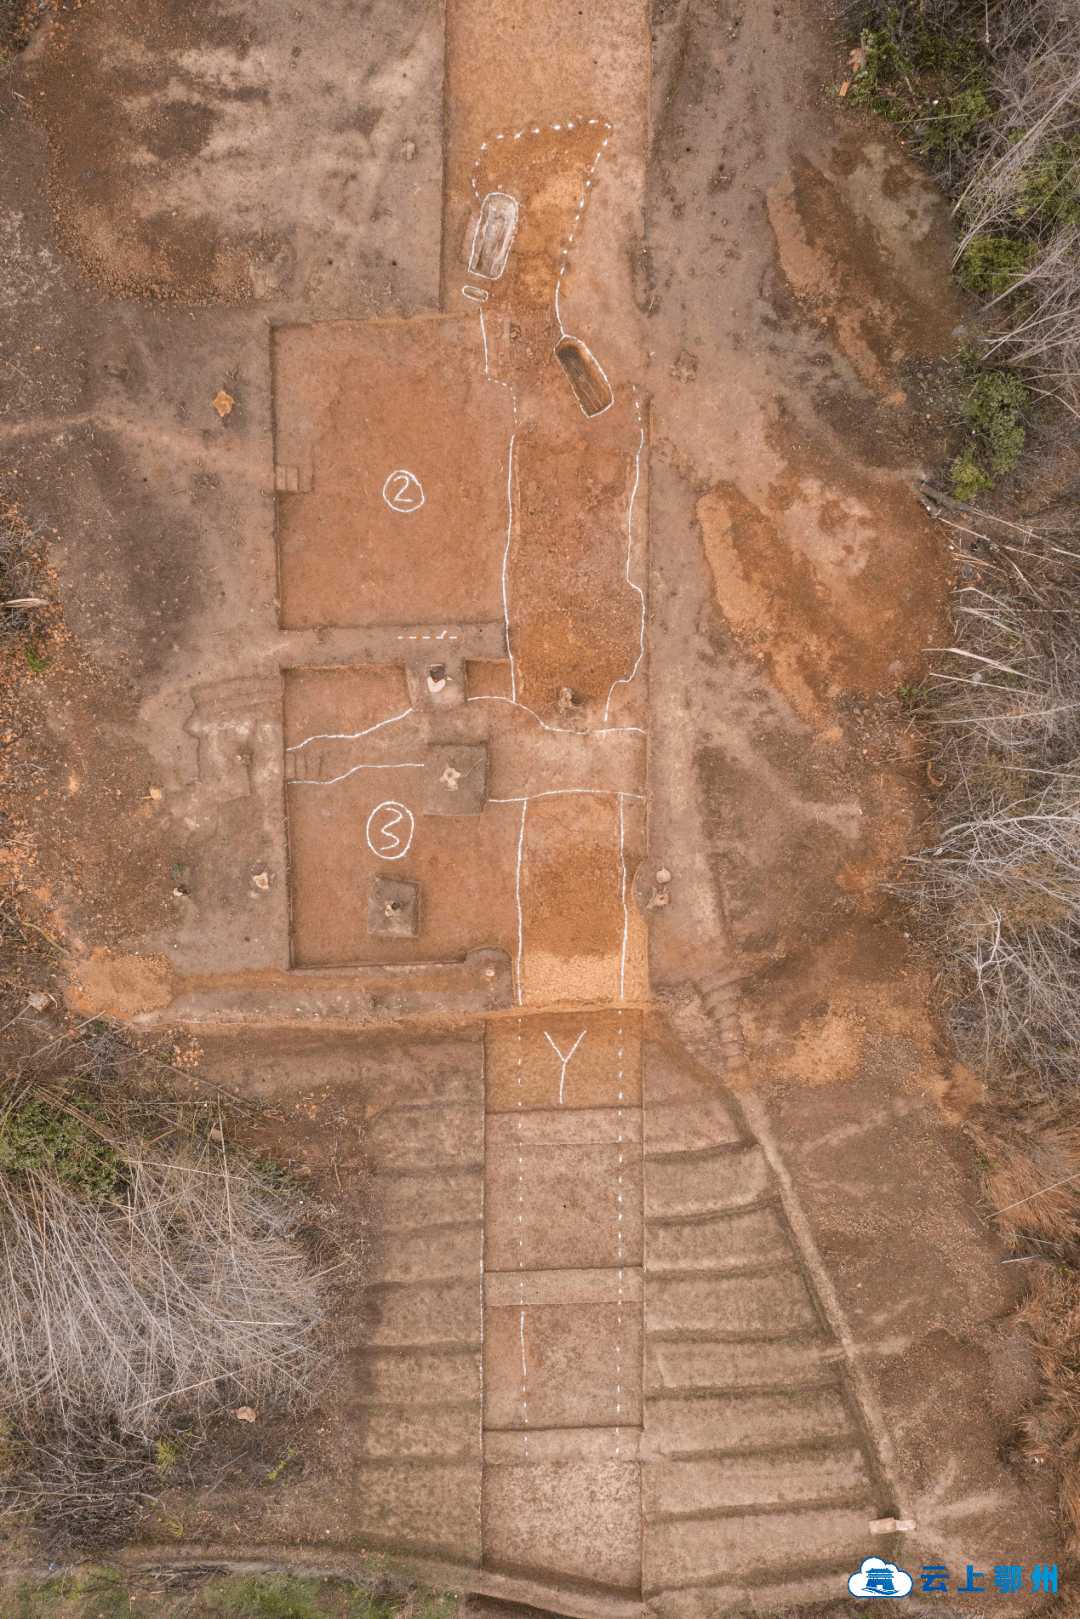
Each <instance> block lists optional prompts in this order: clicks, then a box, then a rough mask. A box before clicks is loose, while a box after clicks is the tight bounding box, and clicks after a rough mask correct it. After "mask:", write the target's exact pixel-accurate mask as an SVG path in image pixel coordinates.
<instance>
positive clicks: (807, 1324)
mask: <svg viewBox="0 0 1080 1619" xmlns="http://www.w3.org/2000/svg"><path fill="white" fill-rule="evenodd" d="M816 1321H817V1316H816V1313H815V1310H814V1306H813V1303H812V1301H811V1298H810V1295H809V1293H808V1292H807V1291H806V1284H805V1283H804V1282H803V1279H802V1277H801V1276H800V1275H799V1273H798V1271H796V1270H794V1269H791V1270H777V1271H766V1272H764V1273H763V1274H759V1275H753V1276H689V1277H663V1276H653V1275H651V1274H650V1276H649V1284H648V1287H647V1289H646V1294H645V1331H646V1332H647V1333H654V1332H665V1333H674V1332H709V1333H717V1334H721V1335H723V1336H725V1337H728V1338H751V1337H758V1338H785V1337H787V1336H788V1335H789V1334H791V1333H796V1332H806V1331H809V1330H811V1329H812V1328H813V1327H814V1325H815V1324H816Z"/></svg>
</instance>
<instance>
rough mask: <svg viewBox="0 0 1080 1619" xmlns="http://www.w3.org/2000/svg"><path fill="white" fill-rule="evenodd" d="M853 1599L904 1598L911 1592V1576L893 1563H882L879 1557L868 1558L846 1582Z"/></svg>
mask: <svg viewBox="0 0 1080 1619" xmlns="http://www.w3.org/2000/svg"><path fill="white" fill-rule="evenodd" d="M847 1588H848V1590H849V1591H850V1592H851V1594H852V1596H853V1597H906V1596H907V1594H908V1592H909V1591H910V1590H911V1575H910V1574H905V1573H904V1571H903V1569H902V1568H897V1566H896V1564H895V1563H883V1562H882V1560H881V1558H880V1557H868V1558H867V1559H866V1560H865V1562H864V1563H863V1565H862V1567H861V1568H860V1570H859V1572H858V1573H857V1574H853V1575H852V1576H851V1578H850V1580H848V1582H847Z"/></svg>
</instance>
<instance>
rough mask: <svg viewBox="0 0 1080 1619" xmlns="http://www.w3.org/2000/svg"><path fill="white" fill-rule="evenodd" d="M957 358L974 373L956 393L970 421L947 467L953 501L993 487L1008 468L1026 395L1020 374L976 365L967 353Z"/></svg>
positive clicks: (1016, 451) (1017, 447) (1019, 437)
mask: <svg viewBox="0 0 1080 1619" xmlns="http://www.w3.org/2000/svg"><path fill="white" fill-rule="evenodd" d="M962 358H963V359H964V361H965V362H966V364H967V366H968V368H969V371H971V372H972V373H973V374H972V375H971V380H970V381H969V382H968V384H967V385H966V387H963V388H961V390H960V396H959V405H960V409H961V410H962V412H963V414H964V415H965V416H966V417H967V419H968V421H969V422H970V423H971V432H972V442H971V443H970V444H968V445H965V447H964V449H963V450H962V451H961V452H960V454H959V455H958V456H957V457H956V459H955V460H954V461H953V464H952V469H951V470H952V480H953V494H954V495H955V497H956V499H957V500H971V498H972V497H973V496H974V495H977V494H979V493H980V491H981V490H984V489H992V488H993V487H994V479H995V478H997V477H1000V476H1001V474H1002V473H1004V472H1010V471H1011V470H1012V468H1013V467H1014V466H1015V465H1016V463H1017V461H1018V460H1019V458H1020V452H1021V450H1022V449H1023V448H1024V445H1025V443H1026V441H1027V432H1026V429H1025V428H1024V426H1023V423H1022V422H1021V421H1020V417H1021V415H1022V414H1023V412H1024V411H1025V410H1027V408H1028V405H1029V403H1030V399H1029V395H1028V391H1027V389H1026V388H1025V387H1024V384H1023V383H1022V382H1021V381H1020V379H1019V377H1016V376H1014V375H1012V374H1011V373H1010V372H1007V371H989V370H983V369H981V368H979V365H978V361H977V359H976V358H975V357H974V356H973V355H972V354H971V353H970V351H969V352H968V353H966V354H965V355H964V356H963V357H962Z"/></svg>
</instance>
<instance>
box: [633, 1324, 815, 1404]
mask: <svg viewBox="0 0 1080 1619" xmlns="http://www.w3.org/2000/svg"><path fill="white" fill-rule="evenodd" d="M842 1361H843V1352H842V1350H840V1349H839V1348H838V1347H836V1346H835V1345H833V1344H832V1343H831V1342H830V1341H828V1340H821V1339H813V1338H801V1339H796V1340H794V1341H791V1342H787V1343H785V1342H782V1341H777V1342H768V1341H762V1342H757V1343H754V1342H750V1343H716V1342H712V1343H702V1342H694V1343H688V1342H686V1341H685V1340H684V1341H682V1342H680V1341H678V1340H675V1341H667V1342H664V1341H657V1340H650V1341H649V1342H648V1343H647V1344H646V1346H645V1391H646V1393H647V1394H649V1395H652V1394H657V1393H660V1392H661V1391H663V1392H671V1393H675V1392H686V1393H690V1392H698V1393H701V1394H705V1393H721V1392H731V1391H734V1390H738V1389H748V1390H760V1389H776V1390H778V1391H781V1392H783V1391H785V1390H790V1389H791V1388H793V1387H795V1386H800V1385H808V1384H810V1385H818V1386H821V1385H827V1386H830V1387H831V1386H833V1385H834V1384H835V1382H836V1376H837V1374H836V1366H837V1363H838V1362H839V1363H842Z"/></svg>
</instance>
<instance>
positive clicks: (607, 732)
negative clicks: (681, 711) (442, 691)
mask: <svg viewBox="0 0 1080 1619" xmlns="http://www.w3.org/2000/svg"><path fill="white" fill-rule="evenodd" d="M639 661H640V660H639ZM634 667H635V668H636V667H637V665H636V664H635V666H634ZM629 678H630V679H633V676H630V677H629ZM614 684H615V685H618V684H619V682H618V681H615V683H614ZM469 701H470V703H509V704H510V706H511V707H512V708H520V710H521V712H522V713H523V714H531V715H532V717H533V719H534V720H535V721H536V723H537V725H540V726H542V727H543V729H544V730H545V731H551V732H552V733H553V735H555V736H613V735H615V734H616V733H621V732H624V731H625V732H629V731H636V732H637V733H638V735H639V736H647V735H648V732H647V731H646V729H645V727H644V726H643V725H597V726H586V728H585V729H584V730H583V731H579V730H578V729H577V727H576V726H574V725H549V724H548V723H547V721H546V720H542V719H541V718H540V716H539V714H538V713H537V712H536V710H535V709H534V708H530V707H529V705H528V704H527V703H519V702H518V701H517V700H516V698H513V697H502V696H500V695H499V694H498V693H497V692H480V693H478V694H477V696H475V697H470V698H469Z"/></svg>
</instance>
